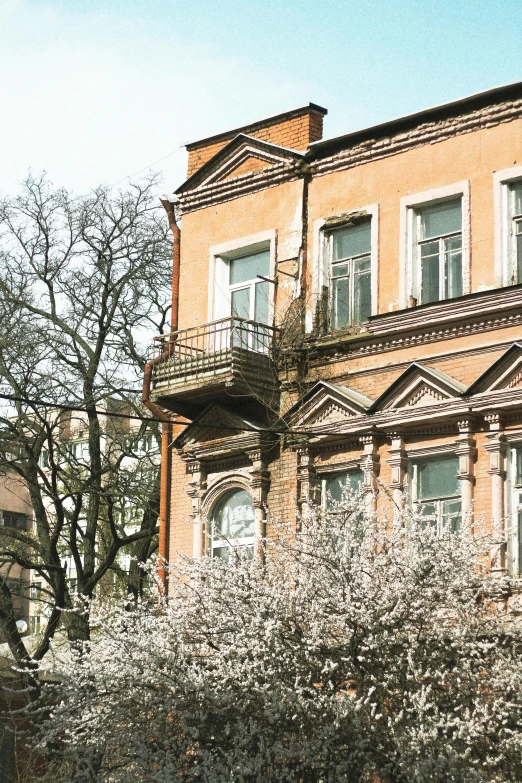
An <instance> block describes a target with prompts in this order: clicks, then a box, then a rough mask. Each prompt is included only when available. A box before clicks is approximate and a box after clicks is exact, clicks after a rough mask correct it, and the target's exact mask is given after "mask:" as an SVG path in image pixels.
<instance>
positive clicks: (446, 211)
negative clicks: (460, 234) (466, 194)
mask: <svg viewBox="0 0 522 783" xmlns="http://www.w3.org/2000/svg"><path fill="white" fill-rule="evenodd" d="M461 230H462V207H461V199H460V198H459V199H458V200H457V201H445V202H443V203H442V204H434V205H433V206H432V207H424V209H422V210H421V236H422V238H423V239H430V237H440V236H443V235H444V234H452V233H454V232H455V231H461Z"/></svg>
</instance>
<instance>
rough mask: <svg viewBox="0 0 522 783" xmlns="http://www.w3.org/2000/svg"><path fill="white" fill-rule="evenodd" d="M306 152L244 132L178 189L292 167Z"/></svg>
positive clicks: (214, 183) (187, 189)
mask: <svg viewBox="0 0 522 783" xmlns="http://www.w3.org/2000/svg"><path fill="white" fill-rule="evenodd" d="M304 155H305V153H304V152H300V151H299V150H293V149H288V148H287V147H280V146H278V145H277V144H271V143H270V142H267V141H261V140H260V139H255V138H254V137H253V136H247V135H245V134H244V133H240V134H238V135H237V136H236V137H235V138H234V139H232V141H231V142H229V143H228V144H227V145H226V146H225V147H223V149H221V150H220V151H219V152H218V153H217V154H216V155H214V156H213V157H212V158H211V159H210V160H209V161H207V163H205V164H204V165H203V166H202V167H201V168H200V169H198V170H197V171H196V173H195V174H193V175H192V176H191V177H189V178H188V179H187V180H186V181H185V182H184V183H183V185H182V186H181V187H180V188H178V190H177V191H176V193H177V194H178V195H179V196H183V195H184V194H185V193H188V192H190V191H192V190H195V189H196V188H203V187H205V186H208V185H216V184H217V183H220V182H224V181H227V180H231V179H235V178H236V177H240V176H243V175H245V174H253V173H260V172H262V171H264V170H266V169H268V168H272V167H274V166H278V167H279V168H285V167H290V168H292V167H294V166H295V164H296V162H297V161H300V160H302V159H303V158H304Z"/></svg>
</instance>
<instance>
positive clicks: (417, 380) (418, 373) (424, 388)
mask: <svg viewBox="0 0 522 783" xmlns="http://www.w3.org/2000/svg"><path fill="white" fill-rule="evenodd" d="M465 391H466V387H465V386H464V385H463V384H462V383H460V382H459V381H456V380H455V379H454V378H451V376H449V375H447V374H446V373H445V372H442V371H441V370H438V369H436V368H433V367H424V366H423V365H421V364H417V363H414V364H411V365H410V366H409V367H408V368H407V369H406V370H405V371H404V372H403V373H402V374H401V375H400V376H399V377H398V378H397V379H396V380H395V381H394V382H393V383H392V384H391V386H389V387H388V388H387V389H386V391H385V392H384V393H383V394H381V396H380V397H379V399H377V400H376V401H375V403H374V404H373V405H372V409H371V412H372V413H374V412H375V411H386V410H394V409H396V408H423V407H426V406H428V405H436V404H437V403H438V402H443V401H444V400H448V399H451V398H452V397H460V395H461V394H463V393H464V392H465Z"/></svg>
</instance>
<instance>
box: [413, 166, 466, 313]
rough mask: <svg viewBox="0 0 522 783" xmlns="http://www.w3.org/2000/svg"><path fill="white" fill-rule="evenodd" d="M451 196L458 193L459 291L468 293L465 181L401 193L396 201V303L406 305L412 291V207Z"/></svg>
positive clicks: (414, 246) (414, 247)
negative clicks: (397, 224)
mask: <svg viewBox="0 0 522 783" xmlns="http://www.w3.org/2000/svg"><path fill="white" fill-rule="evenodd" d="M453 196H462V292H463V294H469V293H471V261H470V238H471V211H470V210H471V204H470V183H469V180H467V179H466V180H462V181H461V182H454V183H453V184H452V185H444V186H443V187H441V188H432V189H431V190H425V191H424V192H423V193H412V194H408V195H407V196H403V197H402V198H401V201H400V248H399V264H400V266H399V286H400V290H399V306H400V307H401V308H406V307H409V300H410V296H414V295H415V293H416V281H415V268H416V258H415V255H416V248H417V243H416V237H415V230H414V217H415V210H416V209H419V208H421V207H426V206H428V205H430V204H433V203H436V202H438V201H446V200H449V199H451V198H452V197H453Z"/></svg>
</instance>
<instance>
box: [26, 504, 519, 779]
mask: <svg viewBox="0 0 522 783" xmlns="http://www.w3.org/2000/svg"><path fill="white" fill-rule="evenodd" d="M362 508H363V507H362V503H361V499H360V498H359V497H357V496H356V495H346V496H345V497H344V499H343V502H342V503H341V504H339V505H336V507H335V508H334V509H333V510H330V511H329V512H328V513H326V514H325V513H323V512H321V511H319V510H316V511H315V512H313V513H312V516H311V518H310V519H309V520H303V525H302V531H301V532H299V533H297V534H295V533H292V532H291V530H290V528H287V527H285V526H282V525H279V526H278V525H275V524H274V529H275V533H274V536H273V537H272V539H271V540H269V541H267V542H266V556H265V559H264V563H262V562H260V561H259V560H254V561H252V560H250V559H249V558H248V556H246V554H245V553H243V554H242V553H241V552H237V555H236V556H235V557H232V558H231V560H230V562H224V561H222V560H219V559H204V560H203V561H200V562H196V561H190V560H186V559H184V560H180V562H179V563H178V564H177V566H176V568H175V569H174V570H173V573H172V574H171V580H170V581H171V597H170V598H169V601H168V602H166V601H164V600H163V599H162V598H161V597H158V598H157V599H156V600H154V601H153V602H152V603H145V602H143V603H142V604H140V605H139V606H138V607H137V608H136V607H134V606H133V605H132V606H131V605H128V606H117V607H115V608H114V611H113V612H112V613H111V614H110V615H109V616H108V615H107V613H106V609H104V613H103V614H98V616H97V632H96V634H95V635H94V636H93V639H92V640H91V641H90V642H85V643H82V644H81V645H80V646H78V645H76V647H75V649H74V651H71V650H70V649H69V650H68V651H67V653H64V652H63V651H58V650H56V651H55V655H56V657H55V660H54V666H55V667H56V669H57V671H58V672H59V676H60V679H61V684H60V685H59V686H57V688H56V692H55V693H53V694H52V696H53V700H54V702H53V703H54V704H55V706H54V707H53V708H52V710H51V711H50V712H49V715H48V720H47V722H46V723H45V725H44V728H43V730H42V733H41V735H40V741H41V743H42V745H43V746H47V747H49V746H51V745H52V744H54V746H55V747H56V742H57V741H59V746H60V747H61V748H62V749H63V752H62V753H61V754H60V764H61V765H62V769H64V768H66V769H67V773H66V778H67V780H71V781H73V780H76V781H90V780H102V781H115V782H116V781H126V782H129V781H151V782H152V781H154V783H167V781H168V782H169V783H170V782H171V781H174V780H176V781H205V782H207V781H208V783H221V781H222V782H223V783H225V781H226V783H232V782H234V783H236V782H237V783H246V782H247V781H248V783H250V782H252V783H253V781H267V782H268V781H270V782H271V783H272V782H274V781H285V782H288V781H295V782H296V783H297V782H299V783H312V782H313V783H320V781H323V782H324V783H327V782H328V783H332V782H333V781H335V782H336V783H339V782H341V781H343V782H344V781H345V782H346V783H352V782H353V783H356V782H359V781H361V782H362V781H368V783H370V781H371V782H372V783H377V782H378V781H379V782H380V781H382V782H383V783H406V781H408V783H411V782H412V781H415V783H428V782H430V783H431V782H433V781H436V782H437V783H442V782H443V781H444V783H448V782H449V781H455V782H458V783H464V782H465V783H468V782H469V783H475V782H477V783H478V781H490V782H495V783H500V782H501V781H502V782H504V781H515V780H517V781H519V780H521V779H522V754H521V751H522V691H521V686H522V667H521V662H522V661H521V653H522V637H521V631H520V628H519V626H518V624H517V622H516V620H514V619H513V617H512V616H511V615H510V614H509V612H508V611H507V609H506V603H505V596H506V591H508V590H509V589H510V585H509V583H508V581H507V580H506V581H505V582H502V583H501V582H500V581H499V580H498V578H497V579H496V580H495V579H493V578H491V577H490V576H489V575H488V573H487V550H488V549H489V547H490V546H491V541H490V540H489V539H488V536H486V535H485V533H484V531H482V530H480V529H479V528H478V526H477V525H476V524H475V526H474V527H472V526H471V524H469V525H468V524H463V525H462V526H461V529H460V530H458V531H456V532H452V533H450V532H448V533H447V534H443V535H439V536H438V535H436V534H435V533H434V531H433V530H432V529H431V528H430V527H426V526H423V524H422V520H421V519H419V518H418V517H416V515H415V514H414V513H413V512H412V511H411V510H405V511H402V512H397V513H395V514H394V518H393V520H390V519H389V520H386V519H383V518H377V517H373V516H369V515H368V513H367V512H366V511H364V510H362ZM92 611H93V613H92V614H91V617H94V616H96V615H95V608H94V607H93V608H92ZM56 774H57V773H56Z"/></svg>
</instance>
